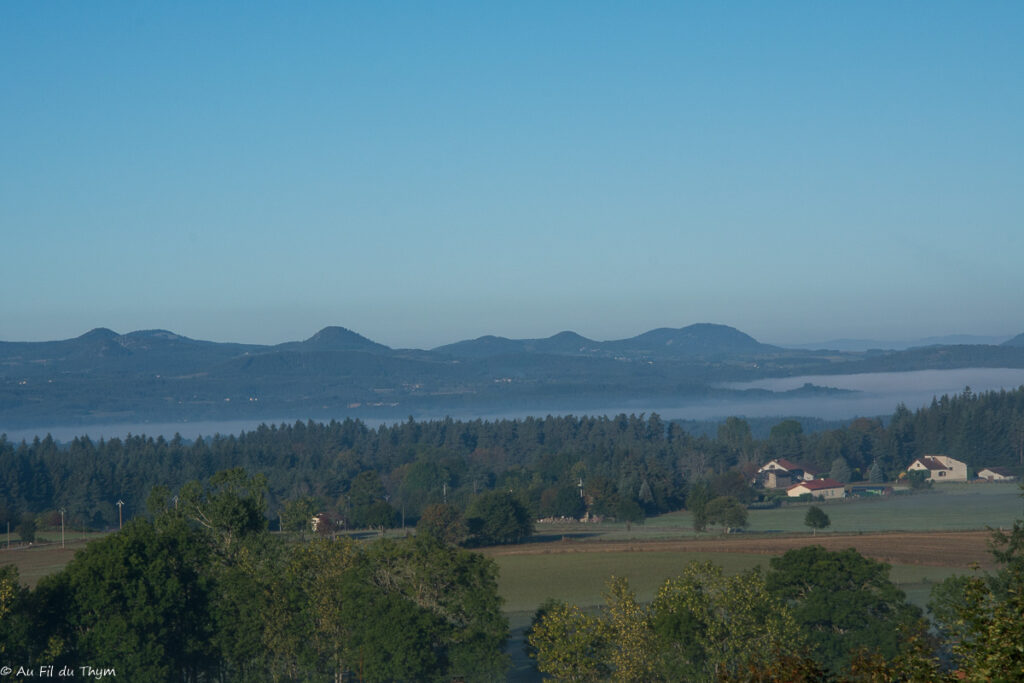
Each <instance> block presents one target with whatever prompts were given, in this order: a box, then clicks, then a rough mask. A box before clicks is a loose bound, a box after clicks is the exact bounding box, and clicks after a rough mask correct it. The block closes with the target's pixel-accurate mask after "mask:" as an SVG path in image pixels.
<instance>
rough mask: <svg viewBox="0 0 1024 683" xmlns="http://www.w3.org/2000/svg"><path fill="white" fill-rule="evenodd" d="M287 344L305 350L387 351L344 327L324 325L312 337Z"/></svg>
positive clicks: (385, 347) (386, 348)
mask: <svg viewBox="0 0 1024 683" xmlns="http://www.w3.org/2000/svg"><path fill="white" fill-rule="evenodd" d="M287 346H289V347H293V348H298V349H301V350H305V351H388V350H390V349H389V348H388V347H387V346H384V345H383V344H378V343H377V342H375V341H372V340H370V339H367V338H366V337H364V336H363V335H361V334H359V333H358V332H353V331H352V330H350V329H347V328H345V327H338V326H331V327H325V328H324V329H322V330H320V331H319V332H317V333H316V334H314V335H313V336H312V337H310V338H309V339H307V340H306V341H303V342H298V343H297V344H294V345H293V344H288V345H287Z"/></svg>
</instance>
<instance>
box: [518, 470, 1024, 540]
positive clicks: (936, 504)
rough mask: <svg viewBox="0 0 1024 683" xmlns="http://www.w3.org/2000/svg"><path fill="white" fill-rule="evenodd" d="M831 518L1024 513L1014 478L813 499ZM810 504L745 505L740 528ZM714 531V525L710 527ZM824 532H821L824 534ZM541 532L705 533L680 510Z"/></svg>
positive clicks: (985, 523) (800, 511)
mask: <svg viewBox="0 0 1024 683" xmlns="http://www.w3.org/2000/svg"><path fill="white" fill-rule="evenodd" d="M813 504H814V505H817V506H818V507H820V508H821V509H823V510H824V511H825V512H826V514H828V516H829V518H830V520H831V522H832V523H831V526H829V528H828V530H827V532H835V533H858V532H863V533H873V532H878V531H968V530H972V529H986V528H988V527H992V528H1006V527H1009V526H1011V525H1012V524H1013V521H1014V520H1015V519H1021V518H1022V517H1024V498H1022V497H1021V488H1020V486H1018V485H1017V484H1014V483H974V484H942V485H937V486H936V487H935V488H934V489H931V490H926V491H914V492H910V491H907V492H898V493H895V494H893V495H889V496H865V497H859V498H848V499H846V500H841V501H830V502H817V503H813ZM810 505H811V503H787V504H785V505H784V506H783V507H780V508H776V509H773V510H750V511H749V525H748V526H747V528H746V529H745V532H746V533H794V532H795V533H802V532H806V531H807V530H808V528H807V527H806V526H805V525H804V516H805V515H806V514H807V508H808V507H809V506H810ZM710 531H711V533H714V531H715V530H714V529H711V530H710ZM827 532H826V533H827ZM537 533H538V534H541V535H555V536H556V537H557V536H558V535H559V534H565V535H571V536H576V535H586V536H590V537H595V538H600V539H602V540H607V541H618V540H630V539H637V540H659V539H674V538H694V537H706V536H707V533H704V534H698V533H697V532H695V531H694V530H693V517H692V515H690V513H689V512H687V511H685V510H682V511H679V512H670V513H668V514H665V515H660V516H658V517H653V518H651V519H648V520H647V521H646V522H645V523H644V524H633V525H630V527H629V528H627V525H625V524H619V523H610V524H539V525H538V526H537Z"/></svg>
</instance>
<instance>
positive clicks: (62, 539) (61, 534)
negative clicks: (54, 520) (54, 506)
mask: <svg viewBox="0 0 1024 683" xmlns="http://www.w3.org/2000/svg"><path fill="white" fill-rule="evenodd" d="M60 547H61V548H63V547H64V508H61V509H60Z"/></svg>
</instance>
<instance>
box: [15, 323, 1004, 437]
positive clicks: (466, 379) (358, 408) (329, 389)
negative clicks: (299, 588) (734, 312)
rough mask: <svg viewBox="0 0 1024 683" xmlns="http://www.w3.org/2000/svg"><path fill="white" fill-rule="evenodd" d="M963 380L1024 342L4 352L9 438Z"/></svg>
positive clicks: (337, 333)
mask: <svg viewBox="0 0 1024 683" xmlns="http://www.w3.org/2000/svg"><path fill="white" fill-rule="evenodd" d="M960 367H1014V368H1021V367H1024V335H1020V336H1018V337H1015V338H1013V339H1011V340H1008V341H1006V342H1003V343H1002V344H999V345H995V344H933V345H928V346H921V347H916V348H910V349H901V350H878V349H875V350H871V351H843V350H837V349H831V350H830V349H803V348H784V347H780V346H774V345H771V344H764V343H761V342H759V341H757V340H756V339H754V338H753V337H751V336H750V335H747V334H745V333H743V332H741V331H739V330H737V329H735V328H732V327H729V326H726V325H716V324H710V323H700V324H695V325H689V326H686V327H681V328H667V327H665V328H658V329H654V330H650V331H648V332H644V333H643V334H639V335H637V336H635V337H630V338H628V339H619V340H611V341H595V340H592V339H587V338H586V337H583V336H581V335H579V334H576V333H575V332H571V331H566V332H560V333H558V334H555V335H553V336H551V337H547V338H543V339H508V338H504V337H495V336H484V337H479V338H477V339H471V340H465V341H460V342H456V343H454V344H447V345H444V346H440V347H437V348H434V349H429V350H425V349H392V348H390V347H388V346H385V345H383V344H379V343H377V342H374V341H372V340H370V339H367V338H366V337H364V336H362V335H360V334H358V333H356V332H353V331H352V330H348V329H345V328H344V327H327V328H324V329H323V330H320V331H319V332H317V333H316V334H315V335H313V336H312V337H310V338H309V339H306V340H304V341H295V342H287V343H284V344H277V345H272V346H268V345H259V344H235V343H219V342H209V341H200V340H195V339H189V338H188V337H183V336H181V335H178V334H175V333H173V332H169V331H166V330H142V331H136V332H130V333H128V334H118V333H117V332H114V331H112V330H108V329H105V328H98V329H94V330H92V331H90V332H87V333H85V334H83V335H82V336H80V337H76V338H74V339H66V340H60V341H47V342H0V431H3V430H4V429H13V428H16V427H17V428H26V427H35V426H47V425H58V424H59V425H75V424H102V423H112V422H118V423H131V422H140V423H141V422H153V421H163V422H177V421H197V420H236V419H276V418H281V417H285V416H291V417H298V418H303V419H305V418H317V419H320V418H330V417H339V416H343V415H351V416H355V417H381V418H388V417H390V418H394V417H399V416H405V415H423V414H435V415H436V414H445V413H452V412H459V413H462V414H465V413H467V412H469V413H474V412H475V413H477V414H493V413H496V412H502V411H519V412H523V411H536V412H543V411H547V412H555V411H577V412H578V411H583V410H586V409H588V408H594V407H599V406H608V405H613V404H616V405H628V404H638V405H641V404H644V403H650V402H656V403H657V404H658V405H668V404H671V403H673V402H677V403H679V402H686V401H692V400H697V399H707V398H723V399H725V398H729V397H731V396H734V395H735V394H736V393H737V392H735V391H734V390H729V389H724V388H721V386H720V385H721V383H723V382H735V381H747V380H755V379H762V378H766V377H785V376H794V375H811V374H845V373H858V372H877V371H902V370H922V369H948V368H960ZM820 390H821V388H820V387H818V388H816V387H805V388H804V389H802V390H798V391H804V392H807V391H820Z"/></svg>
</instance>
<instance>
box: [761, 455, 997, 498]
mask: <svg viewBox="0 0 1024 683" xmlns="http://www.w3.org/2000/svg"><path fill="white" fill-rule="evenodd" d="M917 472H920V473H922V474H917V475H916V476H917V477H920V478H921V479H922V480H923V481H925V482H936V483H945V482H955V481H959V482H965V481H969V480H970V479H971V477H970V476H969V473H968V468H967V463H965V462H961V461H960V460H957V459H955V458H951V457H949V456H948V455H925V456H922V457H920V458H917V459H916V460H914V461H913V462H912V463H910V465H909V466H908V467H907V469H906V471H905V472H904V473H903V474H902V475H901V479H905V478H908V477H911V476H915V475H914V473H917ZM974 479H976V480H984V481H1013V480H1014V479H1016V477H1015V476H1014V474H1013V473H1012V472H1011V471H1010V470H1009V469H1007V468H1005V467H985V468H983V469H981V470H979V472H978V474H977V476H976V477H974ZM753 483H754V484H755V485H757V486H760V487H762V488H765V489H785V491H786V495H787V496H789V497H791V498H800V497H801V496H808V495H809V496H811V497H812V498H820V499H822V500H834V499H837V498H844V497H846V495H847V486H846V484H844V483H843V482H840V481H836V480H835V479H830V478H828V477H826V476H825V473H824V472H821V471H820V470H818V469H817V468H815V467H811V466H809V465H800V464H797V463H794V462H791V461H789V460H786V459H785V458H778V459H776V460H771V461H769V462H768V463H767V464H765V465H764V466H762V467H761V468H760V469H759V470H758V471H757V477H756V479H755V481H754V482H753ZM856 488H857V490H858V492H859V493H868V494H870V493H883V492H885V489H888V488H890V487H888V486H884V485H877V486H871V485H857V487H856Z"/></svg>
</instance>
